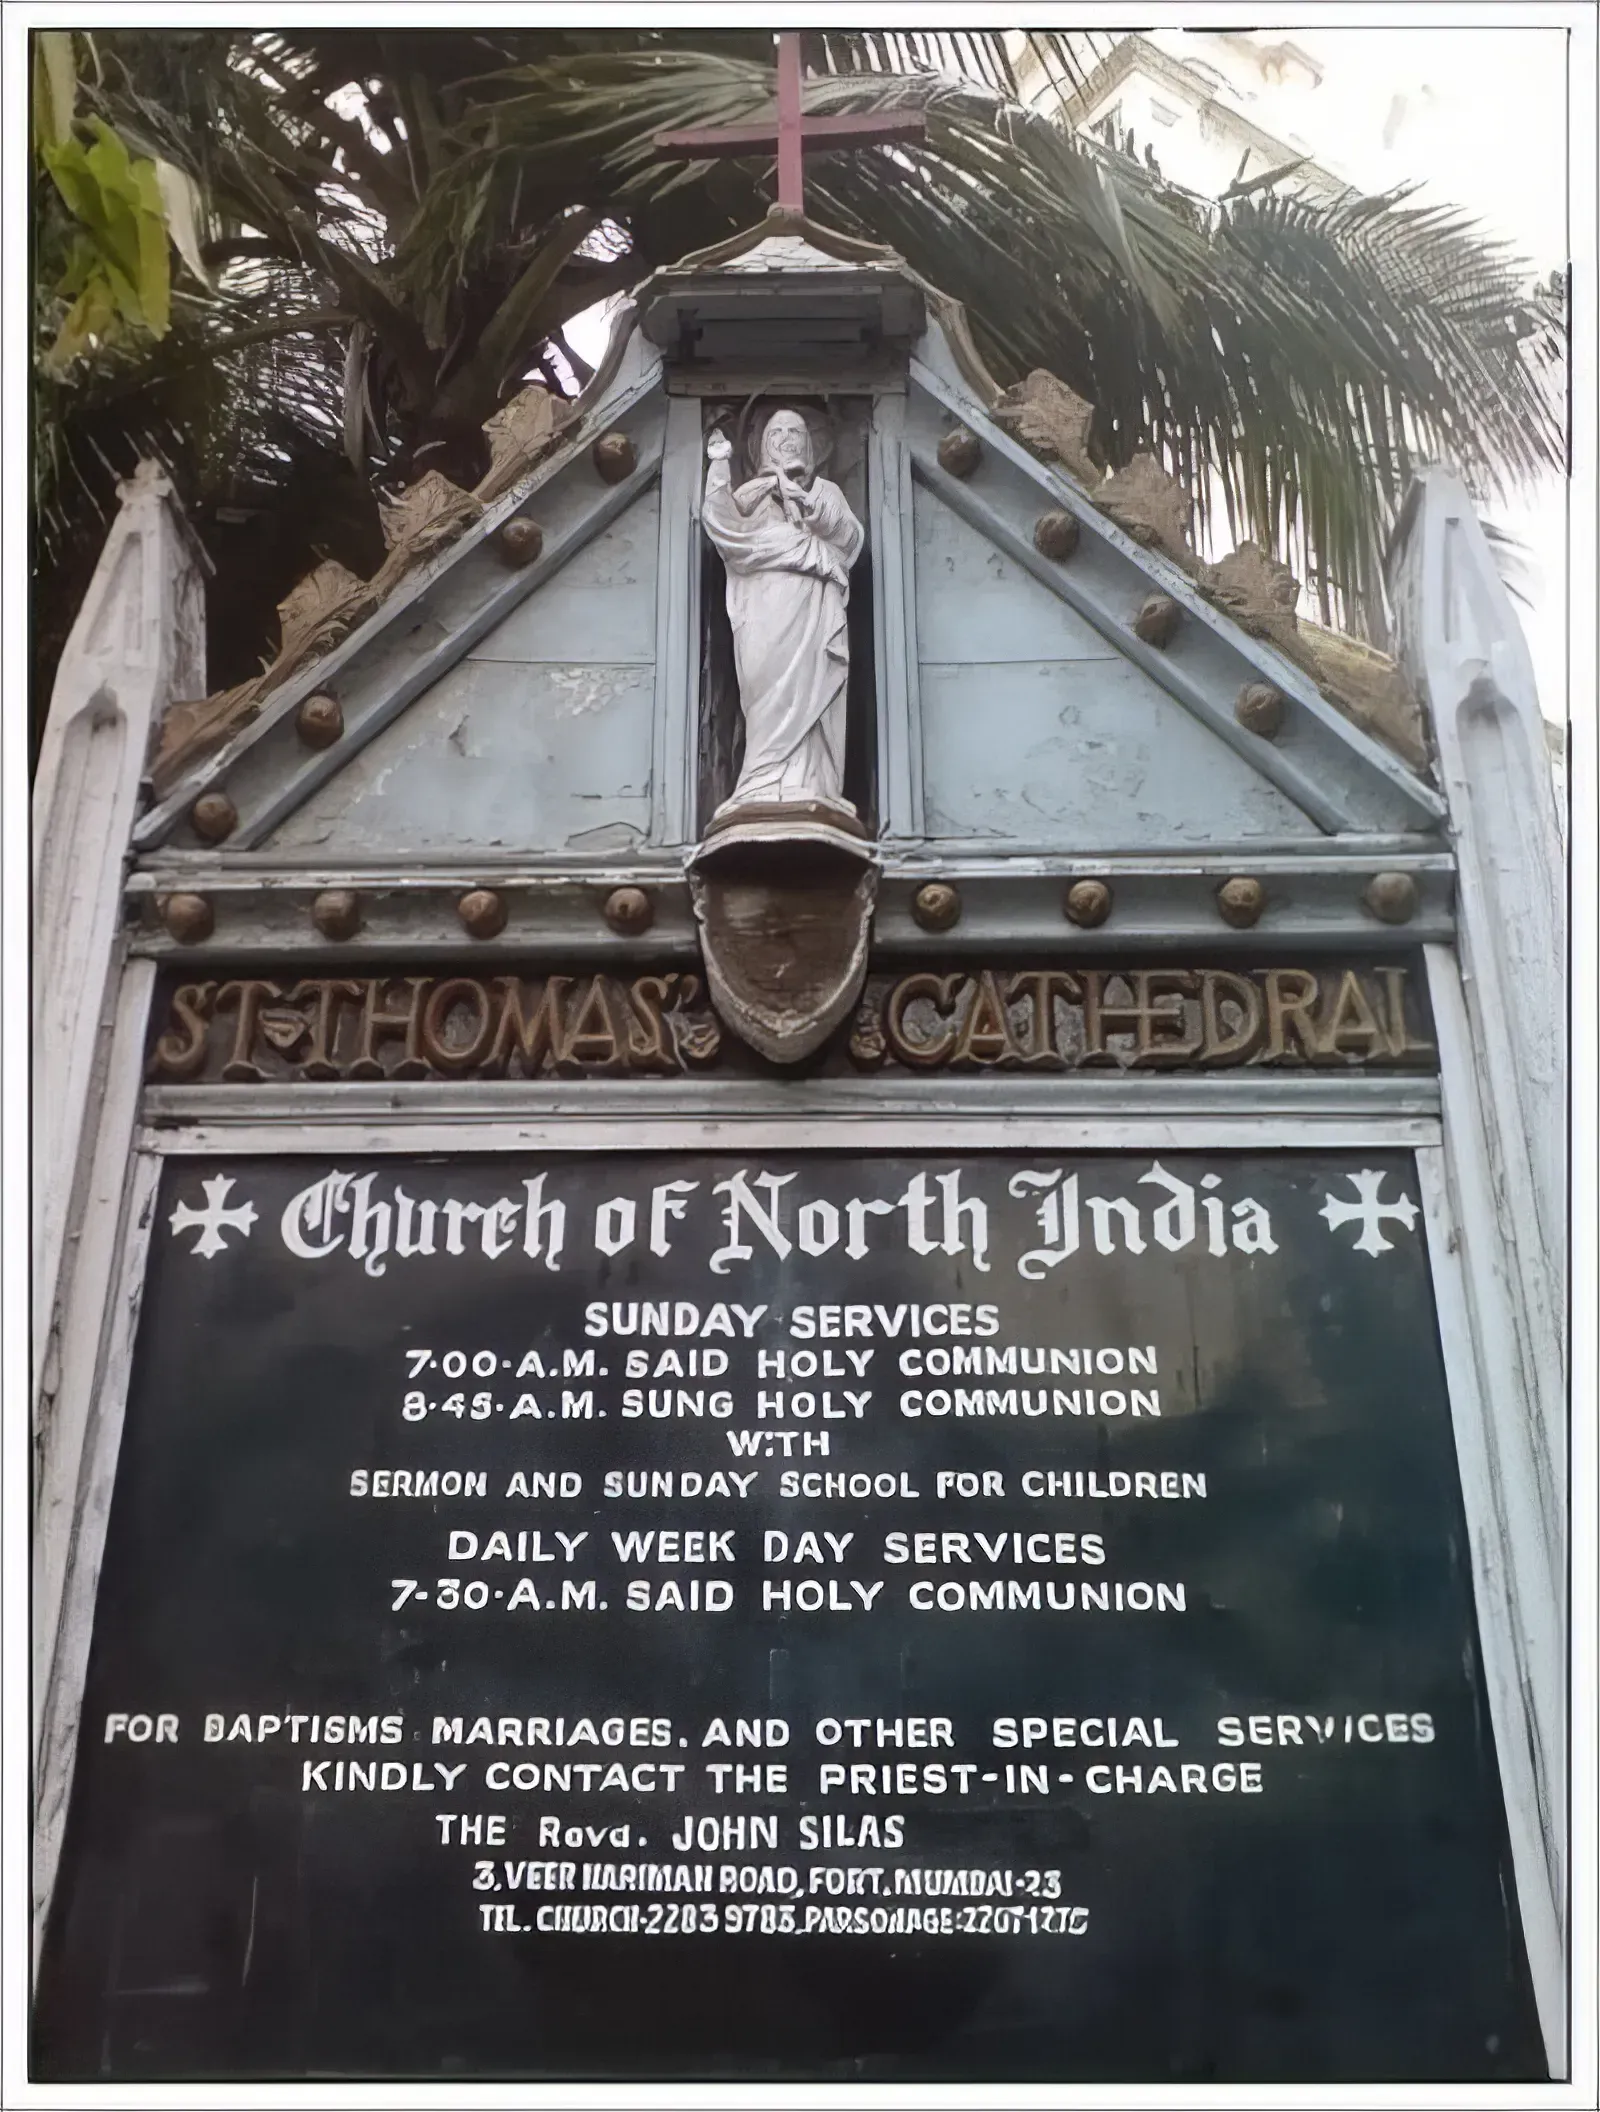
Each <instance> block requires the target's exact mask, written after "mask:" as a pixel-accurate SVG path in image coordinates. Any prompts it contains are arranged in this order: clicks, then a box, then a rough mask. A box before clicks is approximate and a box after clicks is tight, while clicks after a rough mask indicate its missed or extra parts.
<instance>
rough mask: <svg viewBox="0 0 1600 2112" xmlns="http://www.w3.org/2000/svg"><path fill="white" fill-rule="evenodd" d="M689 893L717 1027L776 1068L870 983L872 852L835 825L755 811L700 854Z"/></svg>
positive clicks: (819, 1036)
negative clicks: (722, 1025)
mask: <svg viewBox="0 0 1600 2112" xmlns="http://www.w3.org/2000/svg"><path fill="white" fill-rule="evenodd" d="M689 886H690V892H691V894H692V896H693V899H694V910H695V915H696V917H697V918H698V919H699V922H700V932H701V944H702V946H703V948H704V951H705V963H706V981H707V983H708V984H709V986H710V990H711V1000H712V1003H713V1004H714V1005H715V1006H716V1008H717V1011H718V1013H719V1014H720V1015H721V1017H722V1019H723V1021H724V1023H725V1024H726V1025H727V1026H728V1027H729V1028H730V1029H731V1030H732V1032H733V1033H735V1034H737V1035H738V1036H739V1038H740V1040H741V1041H744V1042H746V1043H748V1044H749V1046H750V1047H751V1048H753V1049H755V1050H757V1051H758V1052H759V1053H760V1054H761V1055H763V1056H767V1057H770V1058H771V1059H772V1061H773V1062H774V1063H798V1062H799V1061H800V1059H801V1057H803V1056H809V1055H810V1054H811V1052H812V1050H813V1049H815V1048H819V1047H820V1046H821V1044H822V1043H823V1042H824V1041H826V1039H827V1038H828V1036H829V1034H830V1033H832V1031H833V1029H834V1028H835V1027H836V1026H837V1025H838V1024H839V1021H840V1020H841V1019H843V1018H844V1016H845V1014H846V1013H847V1012H848V1011H849V1010H850V1007H851V1006H852V1005H853V1004H854V1003H855V1001H856V998H857V997H858V996H859V995H860V992H861V986H862V983H863V982H864V981H865V980H866V973H867V945H868V934H869V931H870V927H871V923H872V910H873V904H874V902H875V901H876V900H877V893H878V861H877V854H876V852H875V851H874V850H873V848H872V846H871V845H870V844H868V843H866V842H865V841H863V840H862V839H861V838H859V837H857V836H854V835H851V834H848V833H846V831H845V830H843V829H841V828H839V827H838V826H836V825H834V824H833V823H832V822H831V821H830V820H824V819H820V818H819V819H816V820H811V819H804V818H800V816H797V815H791V814H785V813H784V811H783V810H782V809H781V808H771V807H769V808H766V809H765V810H763V809H760V808H754V809H750V810H748V811H747V815H746V816H741V817H739V818H737V819H732V820H730V822H729V823H728V824H726V825H724V826H723V827H722V828H720V829H719V830H718V831H717V833H716V834H714V835H712V836H710V837H708V839H707V841H706V842H705V843H704V844H702V845H701V847H700V849H699V850H698V852H697V853H696V854H695V857H694V859H693V861H692V863H691V864H690V867H689Z"/></svg>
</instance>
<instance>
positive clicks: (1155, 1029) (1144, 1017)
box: [1129, 968, 1201, 1070]
mask: <svg viewBox="0 0 1600 2112" xmlns="http://www.w3.org/2000/svg"><path fill="white" fill-rule="evenodd" d="M1130 980H1131V982H1132V984H1133V1004H1132V1006H1131V1007H1130V1008H1129V1009H1130V1012H1131V1015H1132V1025H1133V1062H1134V1065H1135V1066H1136V1067H1137V1068H1139V1069H1141V1070H1158V1069H1161V1068H1163V1067H1165V1066H1170V1065H1173V1064H1180V1063H1187V1062H1188V1060H1189V1058H1190V1057H1191V1056H1193V1055H1195V1054H1196V1053H1197V1052H1198V1050H1199V1048H1200V1039H1201V1037H1200V1033H1199V1031H1198V1030H1196V1032H1194V1033H1193V1034H1190V1033H1189V1032H1188V1031H1187V1029H1188V1023H1189V1008H1188V1005H1187V1004H1186V1003H1185V999H1187V998H1191V997H1193V995H1194V993H1195V989H1196V986H1197V984H1198V981H1199V978H1198V977H1197V976H1196V974H1195V972H1194V970H1193V969H1192V968H1139V969H1136V970H1135V971H1134V974H1133V975H1132V977H1131V978H1130Z"/></svg>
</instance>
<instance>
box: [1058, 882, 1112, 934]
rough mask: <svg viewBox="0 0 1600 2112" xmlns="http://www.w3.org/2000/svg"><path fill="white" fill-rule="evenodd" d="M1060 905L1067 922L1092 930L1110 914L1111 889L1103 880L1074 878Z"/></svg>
mask: <svg viewBox="0 0 1600 2112" xmlns="http://www.w3.org/2000/svg"><path fill="white" fill-rule="evenodd" d="M1061 907H1062V909H1063V911H1064V912H1065V914H1066V917H1067V920H1068V922H1069V923H1072V924H1081V925H1082V926H1083V928H1084V930H1085V931H1092V930H1093V929H1094V927H1095V925H1096V924H1103V923H1104V922H1105V920H1106V918H1107V917H1109V916H1110V914H1111V890H1110V888H1109V887H1107V885H1106V883H1105V882H1104V881H1103V880H1074V881H1073V883H1072V885H1071V886H1070V887H1069V888H1068V889H1067V898H1066V900H1065V901H1064V902H1063V903H1062V905H1061Z"/></svg>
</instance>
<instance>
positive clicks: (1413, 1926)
mask: <svg viewBox="0 0 1600 2112" xmlns="http://www.w3.org/2000/svg"><path fill="white" fill-rule="evenodd" d="M1421 1215H1422V1213H1421V1210H1420V1208H1419V1205H1418V1202H1417V1199H1416V1181H1415V1172H1414V1168H1413V1166H1412V1165H1411V1164H1410V1163H1409V1161H1408V1158H1407V1156H1406V1155H1405V1154H1403V1153H1394V1152H1375V1153H1355V1154H1351V1153H1349V1152H1327V1151H1313V1150H1306V1151H1280V1152H1275V1153H1263V1152H1236V1153H1217V1152H1191V1151H1181V1152H1175V1153H1167V1154H1163V1155H1162V1156H1160V1157H1155V1156H1146V1155H1144V1154H1142V1153H1140V1154H1103V1153H1086V1154H1071V1155H1067V1154H1052V1153H1049V1152H1039V1151H1022V1152H1015V1151H985V1152H968V1153H954V1154H952V1153H937V1154H933V1153H924V1152H917V1153H906V1152H874V1153H871V1154H850V1155H842V1154H839V1153H820V1152H815V1151H800V1152H790V1153H776V1152H766V1153H763V1154H762V1155H761V1156H760V1157H759V1158H757V1157H755V1156H752V1155H749V1154H744V1153H739V1154H733V1155H728V1154H708V1153H702V1152H688V1151H677V1152H668V1153H662V1154H658V1155H650V1154H647V1155H642V1156H638V1155H634V1156H630V1157H629V1158H628V1159H627V1160H625V1161H622V1162H618V1161H617V1160H615V1159H613V1158H609V1157H606V1156H599V1157H591V1156H579V1157H575V1158H573V1157H563V1156H562V1155H560V1154H551V1155H548V1156H545V1157H540V1158H537V1159H534V1158H522V1157H520V1156H519V1157H516V1158H500V1159H493V1160H485V1159H482V1158H472V1157H459V1158H450V1159H448V1160H445V1161H443V1162H439V1161H434V1162H425V1161H416V1160H405V1159H401V1160H395V1159H385V1160H369V1161H366V1162H365V1163H363V1162H362V1161H360V1160H358V1159H349V1160H344V1159H341V1161H340V1162H339V1163H338V1164H337V1165H332V1164H327V1163H324V1162H323V1161H321V1160H316V1161H312V1160H308V1159H304V1158H299V1157H295V1158H289V1159H277V1160H263V1159H233V1160H215V1161H209V1162H208V1161H202V1160H194V1161H190V1160H174V1161H170V1162H169V1166H168V1172H167V1174H166V1177H165V1178H164V1180H163V1183H162V1187H161V1192H160V1199H159V1202H158V1204H157V1207H156V1209H155V1212H154V1220H153V1225H152V1231H151V1242H152V1245H151V1258H150V1264H149V1278H148V1284H147V1289H146V1292H145V1318H144V1323H143V1331H142V1336H141V1342H140V1349H139V1355H138V1361H137V1366H136V1370H135V1375H134V1382H133V1388H132V1393H131V1396H130V1401H129V1408H128V1433H127V1436H126V1437H125V1439H124V1444H123V1451H122V1459H121V1463H120V1466H119V1469H118V1483H117V1490H116V1495H115V1499H114V1504H113V1524H112V1529H111V1533H110V1536H109V1539H108V1543H107V1548H106V1554H105V1563H104V1569H103V1572H102V1587H101V1593H102V1598H101V1604H102V1611H101V1614H100V1616H99V1623H98V1627H97V1633H96V1639H95V1646H94V1654H93V1656H92V1658H91V1661H90V1666H89V1676H88V1683H87V1687H86V1692H85V1702H84V1726H85V1739H84V1746H83V1751H82V1755H81V1758H80V1761H79V1780H78V1788H77V1792H76V1796H77V1809H76V1813H75V1818H74V1828H75V1831H74V1834H73V1838H72V1841H71V1845H70V1847H69V1850H68V1856H67V1861H66V1863H65V1865H64V1869H63V1876H62V1883H63V1886H64V1887H65V1896H66V1897H67V1898H68V1899H69V1900H70V1902H71V1905H70V1907H69V1908H67V1909H66V1911H64V1912H63V1913H62V1914H61V1915H60V1917H59V1919H58V1921H57V1923H56V1925H55V1928H54V1931H53V1936H54V1942H53V1945H52V1947H51V1948H50V1949H49V1950H47V1952H46V1958H45V1983H44V1985H45V1990H46V2000H45V2004H44V2007H43V2009H42V2012H41V2022H40V2039H39V2047H40V2055H41V2059H42V2061H43V2063H44V2065H45V2067H46V2069H47V2071H48V2072H50V2073H52V2074H55V2075H58V2076H74V2077H78V2078H87V2077H91V2076H94V2075H96V2074H104V2073H114V2074H120V2075H123V2076H125V2077H128V2078H136V2077H139V2076H152V2077H154V2076H164V2077H171V2078H176V2077H180V2076H184V2075H190V2076H194V2075H205V2074H215V2073H216V2072H218V2070H219V2069H221V2068H226V2069H227V2070H228V2072H230V2073H234V2074H238V2075H241V2076H247V2075H253V2076H265V2075H281V2074H284V2073H286V2072H290V2071H305V2070H309V2071H311V2072H316V2073H329V2072H333V2073H346V2074H351V2073H355V2074H404V2073H415V2074H418V2075H428V2074H440V2073H444V2072H446V2071H447V2070H450V2069H453V2068H455V2066H456V2064H457V2063H458V2062H460V2061H462V2060H464V2059H470V2062H471V2067H472V2070H473V2072H475V2073H478V2074H482V2075H510V2074H544V2075H566V2076H584V2075H587V2076H608V2075H609V2076H616V2075H630V2076H636V2077H637V2076H652V2075H653V2076H657V2077H674V2076H677V2077H682V2076H693V2077H700V2078H703V2079H712V2078H717V2077H731V2076H746V2077H749V2076H756V2075H763V2074H771V2073H774V2072H780V2073H783V2074H787V2075H791V2076H813V2077H826V2076H846V2075H848V2076H851V2077H854V2078H857V2079H859V2078H862V2077H867V2078H874V2077H876V2078H881V2079H894V2080H906V2079H923V2080H928V2079H933V2078H946V2079H962V2078H972V2077H982V2076H986V2075H1003V2076H1009V2077H1028V2078H1033V2079H1047V2078H1049V2077H1052V2076H1060V2075H1063V2074H1072V2075H1075V2076H1080V2077H1083V2078H1086V2079H1093V2080H1104V2081H1112V2080H1120V2081H1126V2080H1136V2079H1144V2080H1148V2079H1149V2078H1151V2077H1152V2076H1155V2077H1160V2078H1163V2079H1170V2080H1173V2081H1195V2080H1204V2079H1207V2078H1210V2077H1213V2076H1216V2075H1219V2074H1226V2075H1228V2076H1230V2077H1232V2078H1234V2079H1237V2080H1239V2081H1252V2080H1262V2081H1267V2080H1272V2079H1275V2078H1277V2077H1281V2076H1283V2075H1285V2074H1306V2073H1310V2072H1312V2071H1313V2070H1315V2071H1316V2072H1318V2073H1319V2074H1321V2075H1323V2076H1324V2077H1326V2078H1327V2079H1329V2080H1334V2079H1346V2080H1359V2079H1374V2078H1390V2079H1400V2078H1418V2079H1421V2078H1427V2077H1435V2076H1439V2075H1446V2074H1466V2073H1472V2074H1476V2075H1479V2076H1483V2077H1500V2078H1513V2077H1526V2076H1527V2075H1529V2074H1530V2073H1532V2072H1534V2071H1535V2070H1536V2069H1537V2067H1538V2065H1539V2059H1540V2055H1539V2042H1538V2030H1537V2020H1536V2013H1535V2010H1534V2006H1533V2002H1532V1996H1531V1991H1530V1987H1529V1984H1528V1979H1527V1971H1526V1965H1525V1962H1524V1959H1523V1954H1522V1948H1521V1938H1520V1931H1519V1928H1518V1925H1517V1918H1516V1915H1515V1913H1514V1911H1513V1910H1512V1908H1511V1905H1510V1902H1511V1899H1512V1897H1513V1892H1512V1888H1511V1885H1510V1882H1509V1875H1508V1859H1507V1849H1506V1843H1505V1841H1504V1839H1503V1833H1502V1828H1501V1824H1500V1821H1499V1818H1498V1782H1497V1772H1496V1765H1495V1758H1494V1752H1493V1747H1492V1743H1491V1741H1490V1739H1489V1736H1488V1732H1487V1721H1486V1713H1485V1706H1484V1693H1483V1678H1482V1671H1481V1667H1480V1664H1479V1660H1478V1651H1477V1643H1476V1637H1475V1628H1474V1621H1473V1615H1472V1603H1471V1589H1470V1579H1469V1576H1468V1573H1467V1569H1466V1566H1465V1562H1464V1559H1463V1542H1464V1532H1463V1520H1462V1515H1461V1504H1460V1498H1459V1495H1458V1494H1457V1493H1456V1490H1455V1486H1454V1475H1453V1471H1452V1439H1451V1431H1450V1417H1449V1407H1448V1399H1447V1390H1446V1382H1445V1376H1444V1370H1443V1365H1442V1361H1441V1356H1440V1347H1439V1341H1438V1333H1437V1320H1436V1316H1435V1314H1434V1311H1433V1306H1432V1298H1431V1292H1430V1287H1429V1275H1428V1265H1427V1256H1426V1252H1425V1238H1424V1231H1423V1227H1422V1223H1421ZM622 2020H625V2023H623V2021H622ZM619 2025H620V2026H621V2028H619Z"/></svg>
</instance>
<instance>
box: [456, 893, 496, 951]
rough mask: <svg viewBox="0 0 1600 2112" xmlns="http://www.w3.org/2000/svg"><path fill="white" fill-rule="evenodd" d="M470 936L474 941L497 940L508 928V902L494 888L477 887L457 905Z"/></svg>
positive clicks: (457, 910) (457, 911)
mask: <svg viewBox="0 0 1600 2112" xmlns="http://www.w3.org/2000/svg"><path fill="white" fill-rule="evenodd" d="M456 915H457V916H458V917H460V919H461V922H462V924H463V926H464V927H465V928H466V931H467V933H468V935H469V936H470V937H471V938H474V939H497V938H498V937H499V936H500V934H501V932H503V931H504V930H505V928H506V900H505V896H504V895H497V894H496V893H495V891H494V889H493V888H492V887H475V888H473V889H472V890H471V892H470V893H468V894H465V895H463V896H462V897H461V900H460V901H459V902H458V903H457V904H456Z"/></svg>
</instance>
